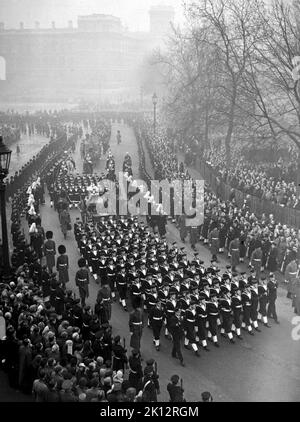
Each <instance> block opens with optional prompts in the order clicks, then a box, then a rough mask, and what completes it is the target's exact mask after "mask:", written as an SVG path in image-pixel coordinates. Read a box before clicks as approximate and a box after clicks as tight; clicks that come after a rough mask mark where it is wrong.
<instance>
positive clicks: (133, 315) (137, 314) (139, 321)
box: [129, 298, 143, 351]
mask: <svg viewBox="0 0 300 422" xmlns="http://www.w3.org/2000/svg"><path fill="white" fill-rule="evenodd" d="M133 305H134V310H133V311H132V312H130V315H129V331H130V334H131V338H130V346H131V347H132V348H133V349H136V350H138V351H140V350H141V338H142V334H143V312H142V308H141V305H142V300H141V298H136V299H135V301H134V304H133Z"/></svg>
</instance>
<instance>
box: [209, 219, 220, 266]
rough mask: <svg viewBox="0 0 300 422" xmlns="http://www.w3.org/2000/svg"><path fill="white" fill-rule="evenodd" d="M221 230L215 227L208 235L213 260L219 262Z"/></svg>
mask: <svg viewBox="0 0 300 422" xmlns="http://www.w3.org/2000/svg"><path fill="white" fill-rule="evenodd" d="M219 236H220V234H219V230H218V227H215V228H214V229H213V230H212V231H211V232H210V233H209V235H208V241H209V244H210V251H211V254H212V259H214V260H216V262H217V260H218V258H217V255H218V252H219V246H220V240H219Z"/></svg>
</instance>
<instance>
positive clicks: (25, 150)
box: [9, 134, 49, 175]
mask: <svg viewBox="0 0 300 422" xmlns="http://www.w3.org/2000/svg"><path fill="white" fill-rule="evenodd" d="M48 142H49V138H46V137H45V136H41V135H33V136H29V135H24V134H22V136H21V139H20V141H19V142H14V143H13V144H12V145H11V146H10V149H11V150H12V155H11V163H10V169H9V173H10V174H11V175H14V174H15V172H16V171H18V170H20V168H21V167H22V166H23V165H24V164H26V163H27V161H29V160H30V159H31V158H32V157H33V156H34V155H36V154H37V153H38V152H39V151H40V150H41V149H42V148H43V146H44V145H46V144H47V143H48ZM18 144H19V147H20V153H19V154H17V151H16V148H17V145H18Z"/></svg>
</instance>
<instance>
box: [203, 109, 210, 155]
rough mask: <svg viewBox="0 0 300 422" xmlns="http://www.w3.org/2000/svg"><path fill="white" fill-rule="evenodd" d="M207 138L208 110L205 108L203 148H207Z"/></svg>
mask: <svg viewBox="0 0 300 422" xmlns="http://www.w3.org/2000/svg"><path fill="white" fill-rule="evenodd" d="M208 136H209V115H208V108H206V112H205V128H204V148H208V147H209V142H208Z"/></svg>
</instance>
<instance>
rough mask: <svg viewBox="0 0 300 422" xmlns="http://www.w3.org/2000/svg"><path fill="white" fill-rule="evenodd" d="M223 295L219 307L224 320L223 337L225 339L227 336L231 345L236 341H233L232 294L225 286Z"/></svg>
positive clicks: (222, 290) (222, 291)
mask: <svg viewBox="0 0 300 422" xmlns="http://www.w3.org/2000/svg"><path fill="white" fill-rule="evenodd" d="M221 294H222V297H221V298H220V299H219V306H220V310H221V315H222V320H223V324H222V328H221V335H223V336H224V337H226V335H227V336H228V338H229V340H230V343H232V344H234V343H235V341H234V340H233V334H232V331H231V326H232V320H231V295H230V292H229V291H228V290H227V289H226V287H224V286H222V289H221ZM225 333H226V335H225Z"/></svg>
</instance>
